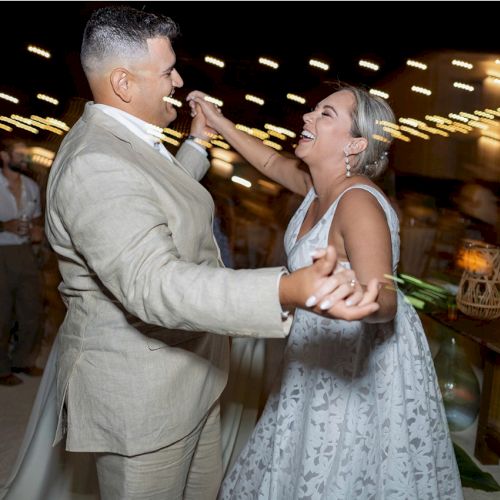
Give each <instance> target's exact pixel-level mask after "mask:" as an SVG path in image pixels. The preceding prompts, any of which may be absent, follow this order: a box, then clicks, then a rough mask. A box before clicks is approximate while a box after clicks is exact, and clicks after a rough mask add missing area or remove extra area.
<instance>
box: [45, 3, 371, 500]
mask: <svg viewBox="0 0 500 500" xmlns="http://www.w3.org/2000/svg"><path fill="white" fill-rule="evenodd" d="M177 32H178V27H177V25H176V24H175V23H174V22H173V21H172V20H171V19H170V18H168V17H165V16H161V15H155V14H152V13H148V12H144V11H141V10H137V9H134V8H131V7H124V6H109V7H104V8H101V9H98V10H96V11H95V12H94V13H93V14H92V16H91V18H90V20H89V21H88V23H87V25H86V28H85V31H84V35H83V42H82V49H81V61H82V65H83V68H84V71H85V74H86V76H87V79H88V81H89V84H90V88H91V91H92V94H93V97H94V102H89V103H87V105H86V107H85V110H84V113H83V115H82V117H81V118H80V119H79V120H78V121H77V122H76V124H75V125H74V126H73V127H72V129H71V130H70V131H69V132H68V134H67V135H66V137H65V138H64V140H63V142H62V144H61V147H60V149H59V152H58V153H57V156H56V158H55V160H54V163H53V165H52V168H51V171H50V176H49V181H48V188H47V210H46V213H47V215H46V233H47V238H48V240H49V242H50V244H51V245H52V247H53V249H54V250H55V252H56V253H57V254H58V259H59V267H60V271H61V276H62V279H63V283H62V284H61V286H60V291H61V293H62V296H63V299H64V301H65V303H66V305H67V309H68V310H67V314H66V318H65V320H64V322H63V325H62V327H61V328H60V330H59V332H58V338H57V344H56V346H57V347H56V348H57V349H58V360H57V374H56V377H57V414H58V416H59V423H58V428H57V433H56V442H59V441H60V440H61V439H62V437H63V436H64V435H66V449H67V450H69V451H74V452H90V453H93V454H94V457H95V461H96V465H97V474H98V480H99V488H100V492H101V497H102V498H103V499H106V500H110V499H117V500H118V499H120V500H122V499H125V498H127V499H144V498H151V499H153V498H168V499H172V500H173V499H180V498H187V499H210V498H214V497H215V495H216V492H217V491H218V489H219V483H220V479H221V446H220V425H219V396H220V393H221V392H222V390H223V388H224V386H225V384H226V379H227V368H228V359H229V358H228V338H227V336H228V335H243V336H254V337H258V336H266V337H284V336H286V335H287V333H288V329H287V327H286V323H285V322H284V321H283V314H284V311H283V310H282V306H283V307H284V308H287V307H290V306H296V307H310V308H311V310H314V311H315V312H316V313H318V314H319V315H329V316H331V317H342V318H361V317H364V316H366V315H367V314H372V313H373V312H374V311H375V310H377V309H378V308H379V306H378V304H375V299H376V296H377V294H378V286H377V281H376V280H374V281H373V282H372V283H371V284H370V287H369V289H368V290H364V289H363V288H362V287H361V286H360V285H359V284H358V283H357V280H356V278H355V273H354V272H352V271H341V272H339V273H336V274H333V271H334V269H335V262H336V256H335V251H334V250H333V248H327V249H326V250H325V251H322V252H320V253H319V254H315V255H316V256H317V257H318V258H317V261H316V262H315V263H314V264H313V265H311V266H309V267H307V268H304V269H301V270H299V271H297V272H294V273H290V274H287V272H286V270H285V269H284V268H279V267H278V268H268V269H258V270H239V271H234V270H231V269H224V268H223V267H222V262H221V261H220V258H219V250H218V248H217V244H216V242H215V239H214V235H213V231H212V218H213V210H214V206H213V201H212V198H211V196H210V195H209V193H208V192H207V191H206V190H205V189H204V188H203V187H202V186H201V185H200V183H199V180H200V179H201V177H202V176H203V175H204V174H205V172H206V170H207V169H208V166H209V162H208V160H207V158H206V152H205V151H204V150H203V149H200V146H199V145H198V144H196V138H200V139H206V138H207V137H208V133H209V132H210V129H209V128H207V127H206V121H205V119H204V117H203V113H201V112H200V113H199V115H198V116H197V117H196V118H195V119H194V120H193V122H192V124H191V136H190V137H189V138H188V140H186V141H185V142H184V144H183V145H182V146H181V148H180V149H179V151H178V152H177V155H176V157H173V156H172V155H171V154H170V153H169V152H168V151H167V150H166V148H165V147H164V146H163V144H162V143H161V142H160V141H159V139H158V137H157V135H155V134H157V133H158V132H157V130H158V127H161V128H164V127H167V126H168V125H169V123H171V122H172V121H173V120H174V119H175V118H176V110H175V108H174V107H173V105H172V104H171V102H169V100H168V97H171V96H172V95H173V94H174V92H175V90H176V89H177V88H179V87H181V86H182V85H183V81H182V78H181V76H180V74H179V72H178V70H177V66H176V55H175V52H174V50H173V48H172V41H173V39H174V38H175V36H176V34H177ZM165 98H166V99H165ZM353 280H355V281H354V286H351V285H350V283H351V282H353ZM311 295H315V296H317V297H318V298H320V299H324V300H325V301H328V307H321V303H318V304H317V305H314V304H312V305H310V306H306V301H307V299H308V297H309V296H311ZM346 301H351V305H350V306H349V305H348V304H347V303H346Z"/></svg>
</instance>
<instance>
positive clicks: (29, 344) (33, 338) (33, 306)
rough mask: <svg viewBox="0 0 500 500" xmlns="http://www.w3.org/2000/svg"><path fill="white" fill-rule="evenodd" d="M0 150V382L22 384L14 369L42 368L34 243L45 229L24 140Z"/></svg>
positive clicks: (36, 371) (37, 372)
mask: <svg viewBox="0 0 500 500" xmlns="http://www.w3.org/2000/svg"><path fill="white" fill-rule="evenodd" d="M0 154H1V162H2V163H1V167H2V168H1V170H0V384H2V385H18V384H20V383H22V379H21V378H19V377H17V376H16V375H15V373H25V374H27V375H31V376H39V375H41V373H42V370H41V369H40V368H38V367H36V366H35V365H34V353H33V347H34V346H35V344H36V342H37V335H38V334H39V331H40V315H41V294H40V276H39V271H38V268H37V266H36V262H35V257H34V255H33V252H32V248H31V242H39V241H41V239H42V234H43V229H42V217H41V207H40V189H39V188H38V186H37V184H36V183H35V182H34V181H33V180H32V179H30V178H29V177H28V176H27V175H25V174H26V173H27V171H28V161H29V158H28V154H27V147H26V145H25V144H24V143H23V142H18V141H9V142H5V143H3V144H2V147H1V153H0ZM14 320H15V322H14ZM13 325H16V326H15V327H14V326H13ZM14 331H15V337H16V339H15V340H12V338H11V337H12V334H13V333H14ZM10 347H11V348H10Z"/></svg>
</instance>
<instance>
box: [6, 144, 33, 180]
mask: <svg viewBox="0 0 500 500" xmlns="http://www.w3.org/2000/svg"><path fill="white" fill-rule="evenodd" d="M9 156H10V161H9V164H8V166H9V168H10V169H11V170H14V171H15V172H20V173H25V172H27V170H28V164H29V160H30V158H29V154H28V148H27V147H26V145H25V144H24V143H22V142H18V143H16V144H14V146H13V147H12V149H11V151H10V152H9Z"/></svg>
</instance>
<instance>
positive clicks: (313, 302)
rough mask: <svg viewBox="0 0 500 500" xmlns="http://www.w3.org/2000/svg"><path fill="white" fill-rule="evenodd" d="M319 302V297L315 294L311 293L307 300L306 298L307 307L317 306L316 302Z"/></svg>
mask: <svg viewBox="0 0 500 500" xmlns="http://www.w3.org/2000/svg"><path fill="white" fill-rule="evenodd" d="M317 302H318V299H317V298H316V297H315V296H314V295H311V296H310V297H309V298H308V299H307V300H306V307H312V306H315V305H316V303H317Z"/></svg>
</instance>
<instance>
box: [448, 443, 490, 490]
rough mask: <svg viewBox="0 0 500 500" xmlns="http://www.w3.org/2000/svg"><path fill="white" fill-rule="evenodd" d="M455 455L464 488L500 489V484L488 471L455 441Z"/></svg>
mask: <svg viewBox="0 0 500 500" xmlns="http://www.w3.org/2000/svg"><path fill="white" fill-rule="evenodd" d="M453 449H454V450H455V457H456V458H457V464H458V470H459V471H460V479H461V481H462V486H463V487H464V488H473V489H475V490H483V491H500V485H499V484H498V483H497V482H496V481H495V479H494V478H493V476H492V475H491V474H489V473H488V472H483V471H482V470H481V469H480V468H479V467H478V466H477V465H476V464H475V463H474V461H473V460H472V459H471V458H470V457H469V455H467V452H466V451H465V450H464V449H462V448H460V446H458V445H457V444H455V443H453Z"/></svg>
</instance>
